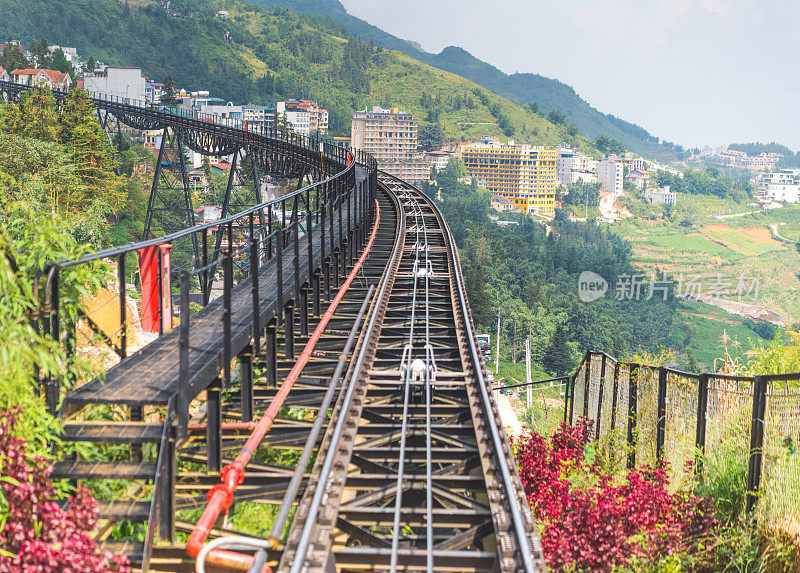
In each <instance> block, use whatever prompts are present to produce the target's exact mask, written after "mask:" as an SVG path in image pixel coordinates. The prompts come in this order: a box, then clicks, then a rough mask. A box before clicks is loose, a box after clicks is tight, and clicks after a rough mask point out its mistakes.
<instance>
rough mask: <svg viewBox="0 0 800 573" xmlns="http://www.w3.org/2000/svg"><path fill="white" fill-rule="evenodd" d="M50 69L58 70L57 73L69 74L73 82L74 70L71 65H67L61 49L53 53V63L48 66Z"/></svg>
mask: <svg viewBox="0 0 800 573" xmlns="http://www.w3.org/2000/svg"><path fill="white" fill-rule="evenodd" d="M50 67H51V68H52V69H54V70H58V71H59V72H63V73H65V74H69V76H70V77H71V78H72V80H73V81H75V68H73V67H72V64H70V63H69V61H68V60H67V56H66V55H65V54H64V50H62V49H61V48H59V49H57V50H56V51H55V53H53V61H52V63H51V64H50Z"/></svg>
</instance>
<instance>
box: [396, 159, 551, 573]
mask: <svg viewBox="0 0 800 573" xmlns="http://www.w3.org/2000/svg"><path fill="white" fill-rule="evenodd" d="M381 175H382V176H384V175H385V176H386V178H390V179H393V180H395V181H397V182H398V184H400V185H402V186H404V187H406V188H410V189H416V188H414V187H413V186H411V185H410V184H409V183H406V182H404V181H402V180H400V179H398V178H397V177H394V176H391V175H388V174H383V173H382V174H381ZM416 191H418V192H419V193H420V194H422V193H421V192H420V191H419V190H416ZM432 210H433V211H434V213H435V215H436V217H437V218H438V219H439V221H440V223H441V228H442V232H443V233H444V234H445V235H446V237H447V240H446V241H445V243H446V244H447V248H448V253H449V256H450V259H451V261H452V263H453V277H452V279H453V282H454V284H455V286H456V289H455V290H456V292H455V293H451V294H452V295H453V296H454V298H455V299H457V302H458V304H459V306H460V309H461V312H462V317H463V325H462V326H463V329H464V331H465V332H464V334H465V336H464V338H465V341H466V343H467V349H468V352H469V356H470V359H471V363H472V366H473V369H474V372H475V378H476V381H477V385H478V387H479V390H480V397H481V403H482V406H483V411H484V413H485V417H486V420H487V425H488V426H489V430H490V434H491V441H492V445H493V450H494V454H495V457H496V462H497V466H499V469H500V477H501V479H502V483H503V487H504V489H505V493H506V496H505V497H506V498H507V501H508V506H509V510H510V513H511V518H512V522H513V523H512V526H513V529H514V531H515V537H516V541H517V546H518V548H519V554H520V556H521V558H522V566H523V568H522V571H525V573H533V572H534V571H536V565H535V564H534V560H533V556H532V554H531V551H530V550H529V547H530V544H529V539H528V534H527V532H526V527H525V522H524V519H523V516H522V509H521V506H520V502H519V499H518V496H517V495H516V494H517V487H516V484H515V483H514V480H513V478H512V476H511V470H510V469H509V467H508V464H507V460H506V457H505V455H504V447H503V441H502V438H501V430H500V428H499V426H498V424H497V420H496V419H495V416H494V415H492V414H493V410H494V409H493V407H492V402H491V399H490V395H489V392H488V390H487V388H488V385H487V383H486V381H485V379H484V376H483V367H482V364H481V361H480V352H479V350H478V347H477V343H476V336H475V332H474V329H473V327H472V320H471V314H470V310H469V302H468V300H467V297H466V294H465V287H464V282H463V277H462V275H461V272H460V260H459V256H458V249H457V248H456V246H455V239H454V238H453V235H452V232H451V231H450V228H449V227H448V225H447V223H446V221H445V220H444V217H443V216H442V215H441V212H439V210H438V209H436V208H435V207H433V209H432ZM454 302H455V301H454Z"/></svg>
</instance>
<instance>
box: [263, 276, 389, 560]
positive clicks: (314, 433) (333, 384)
mask: <svg viewBox="0 0 800 573" xmlns="http://www.w3.org/2000/svg"><path fill="white" fill-rule="evenodd" d="M374 292H375V285H369V289H368V290H367V295H366V296H365V297H364V302H362V303H361V307H360V308H359V310H358V315H357V316H356V319H355V320H354V321H353V326H352V328H351V329H350V332H349V334H348V337H347V342H346V343H345V346H344V348H343V349H342V353H341V354H340V355H339V361H338V362H337V363H336V370H335V371H334V373H333V376H332V377H331V380H330V382H329V384H328V390H327V392H326V393H325V397H324V398H323V400H322V404H321V405H320V407H319V413H318V414H317V418H316V420H315V421H314V426H313V427H312V428H311V433H310V434H309V437H308V440H307V441H306V445H305V447H304V448H303V453H302V454H301V455H300V460H299V461H298V462H297V467H296V468H295V470H294V474H293V475H292V479H291V480H290V481H289V485H288V486H287V487H286V493H285V494H284V497H283V502H282V503H281V506H280V508H279V509H278V513H277V515H276V516H275V521H274V523H273V525H272V531H271V532H270V534H269V538H270V539H271V540H272V546H271V548H276V547H277V546H278V545H279V543H278V541H277V540H278V538H279V537H280V535H281V532H282V531H283V527H284V525H285V524H286V520H287V519H288V517H289V511H290V510H291V508H292V504H293V503H294V498H295V495H297V490H298V489H299V488H300V483H301V482H302V481H303V474H304V473H305V471H306V467H307V466H308V461H309V460H310V459H311V454H312V453H313V451H314V448H315V447H316V443H317V439H318V438H319V433H320V431H321V430H322V424H323V423H324V422H325V419H326V418H327V417H328V409H329V408H330V405H331V401H332V400H333V396H334V394H335V390H337V389H338V388H339V380H340V378H341V376H342V372H343V370H344V365H345V364H346V363H347V359H348V358H349V356H350V350H351V349H352V347H353V343H354V342H355V340H356V334H358V330H359V327H360V326H361V320H362V319H363V318H364V313H366V311H367V306H368V305H369V303H370V300H372V294H373V293H374Z"/></svg>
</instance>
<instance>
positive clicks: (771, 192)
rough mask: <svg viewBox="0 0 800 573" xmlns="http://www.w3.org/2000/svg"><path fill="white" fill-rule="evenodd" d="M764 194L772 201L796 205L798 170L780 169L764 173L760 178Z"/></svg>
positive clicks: (799, 189) (798, 198) (799, 181)
mask: <svg viewBox="0 0 800 573" xmlns="http://www.w3.org/2000/svg"><path fill="white" fill-rule="evenodd" d="M759 179H760V183H761V185H762V189H763V191H764V194H765V195H766V196H767V197H768V198H769V199H771V200H773V201H784V202H786V203H797V202H798V201H800V169H781V170H780V171H776V172H774V173H764V174H762V175H761V176H760V177H759Z"/></svg>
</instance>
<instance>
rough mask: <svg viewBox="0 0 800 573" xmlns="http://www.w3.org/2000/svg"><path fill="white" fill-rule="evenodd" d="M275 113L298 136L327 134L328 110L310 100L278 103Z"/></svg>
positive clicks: (291, 100) (292, 100)
mask: <svg viewBox="0 0 800 573" xmlns="http://www.w3.org/2000/svg"><path fill="white" fill-rule="evenodd" d="M275 107H276V112H277V114H278V115H280V116H281V117H283V119H285V120H286V123H288V124H289V126H290V127H291V129H292V131H294V132H295V133H297V134H299V135H308V134H310V133H328V110H327V109H324V108H321V107H319V105H318V104H317V102H315V101H311V100H307V99H304V100H295V99H290V100H288V101H279V102H278V103H277V104H276V106H275Z"/></svg>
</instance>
